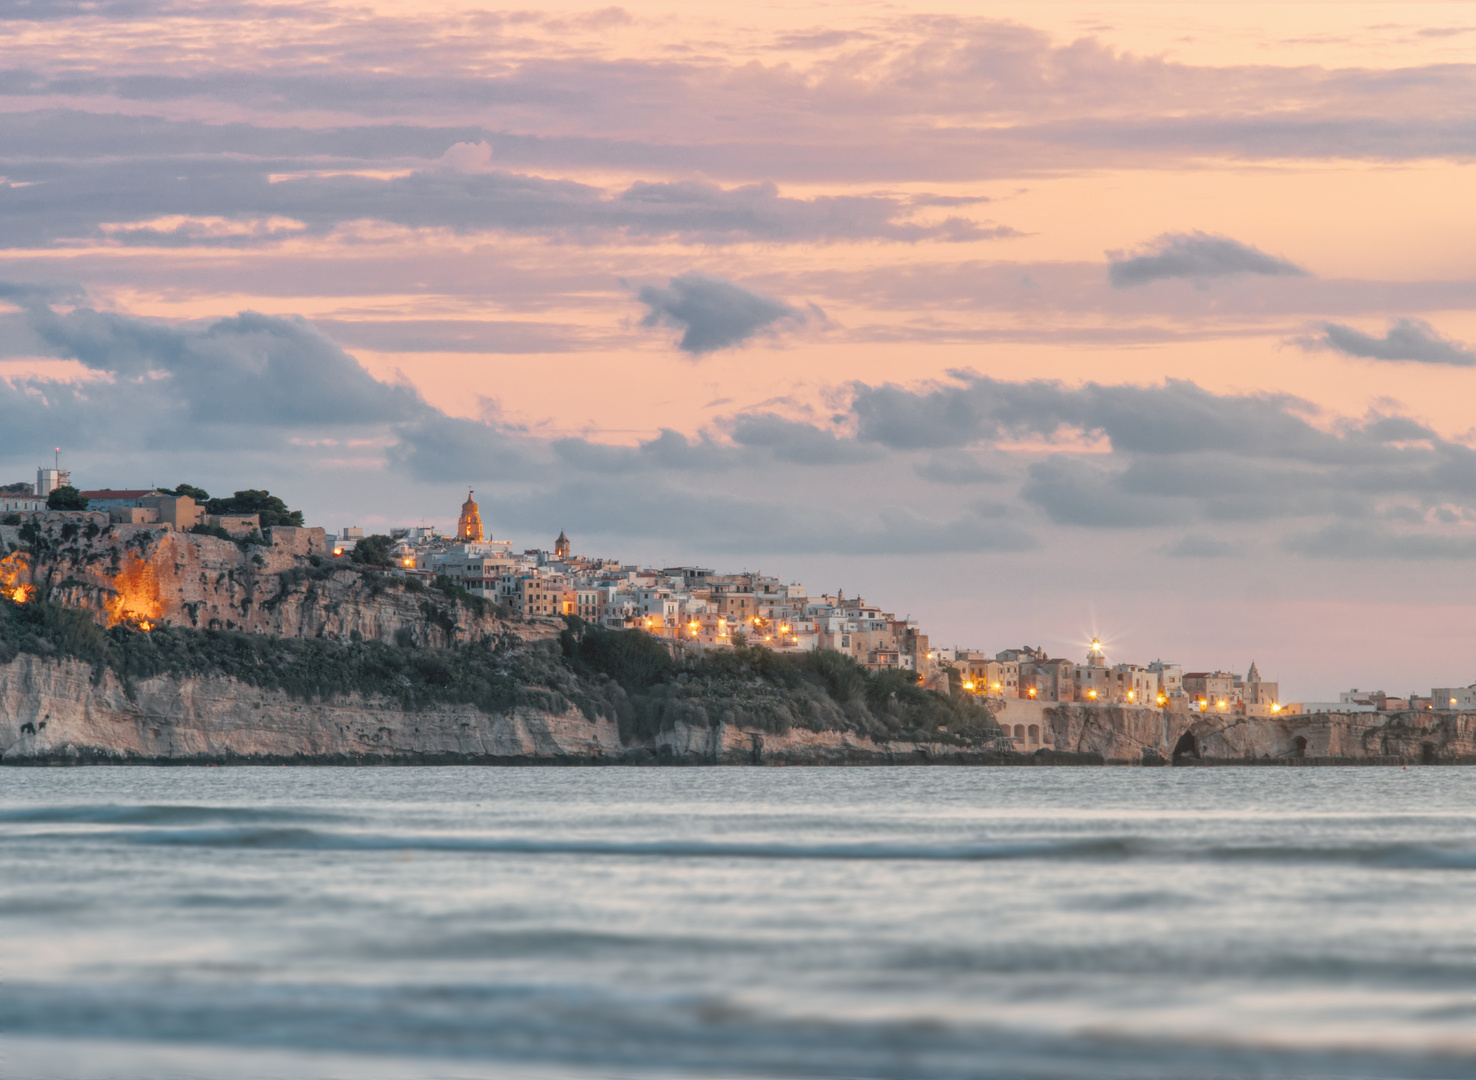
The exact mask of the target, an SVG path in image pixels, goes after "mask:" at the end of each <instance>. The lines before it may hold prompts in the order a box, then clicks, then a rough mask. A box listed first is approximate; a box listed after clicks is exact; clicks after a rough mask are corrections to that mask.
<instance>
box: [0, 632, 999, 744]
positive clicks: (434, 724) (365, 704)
mask: <svg viewBox="0 0 1476 1080" xmlns="http://www.w3.org/2000/svg"><path fill="white" fill-rule="evenodd" d="M973 756H974V757H977V755H973ZM955 757H956V758H958V759H959V760H967V759H969V757H970V755H969V754H968V752H966V751H961V750H959V749H958V748H956V747H951V746H946V745H932V744H914V743H874V742H872V741H871V740H870V739H867V738H865V737H864V736H857V735H853V734H850V733H843V732H835V731H824V732H812V731H805V730H799V729H795V730H792V731H790V732H788V733H786V734H784V735H775V734H772V733H768V734H765V733H760V732H756V731H749V730H745V729H744V728H743V727H742V726H740V725H737V724H728V723H718V724H716V725H714V726H712V727H710V728H699V727H692V726H689V725H686V724H681V723H678V724H676V725H675V726H674V727H673V728H672V729H671V730H668V731H663V732H661V733H660V734H658V735H656V736H654V737H653V738H652V739H650V740H647V741H642V742H638V743H635V744H633V745H625V744H622V742H621V740H620V734H619V730H618V728H617V726H616V724H615V722H614V721H613V720H611V719H607V718H604V717H598V718H596V719H593V720H591V719H588V718H586V717H585V716H584V715H583V714H582V713H581V712H580V711H579V710H578V709H575V708H573V707H572V706H571V707H569V708H568V709H567V710H566V711H564V712H558V713H555V712H549V711H546V710H538V709H531V708H522V707H519V708H514V709H509V710H507V711H506V712H504V713H500V714H489V713H485V712H482V711H480V710H478V709H477V708H475V707H473V706H470V705H464V706H463V705H441V706H433V707H428V708H425V709H420V710H415V711H406V710H404V709H402V708H400V707H399V706H398V705H397V704H395V703H394V702H390V701H385V700H379V699H373V698H367V699H366V698H361V697H357V696H355V697H348V698H343V699H338V700H332V701H327V702H312V703H309V702H305V701H302V700H298V699H295V698H292V697H290V696H289V695H287V694H284V693H281V692H276V691H270V690H262V689H259V688H256V687H252V686H247V685H244V684H242V683H239V682H235V681H234V680H231V679H224V678H210V679H188V678H186V679H180V678H175V677H172V676H160V677H157V678H152V679H146V680H143V681H141V682H138V683H136V684H133V685H132V686H130V687H127V688H125V686H124V684H123V683H122V682H120V681H119V679H118V678H117V677H116V676H115V675H113V673H112V672H110V671H109V672H104V673H103V674H102V675H101V677H100V678H97V679H96V680H95V679H94V675H93V670H92V668H91V667H90V666H89V665H87V664H85V663H82V662H80V661H76V660H62V661H49V660H43V659H41V658H39V657H35V656H24V655H23V656H19V657H16V659H14V660H13V661H12V662H11V663H9V664H5V665H0V762H3V763H5V764H9V765H25V764H68V763H77V764H81V763H87V762H117V763H126V762H137V763H146V762H157V763H167V762H178V763H206V762H222V763H250V762H263V763H275V762H278V761H284V762H285V761H300V762H318V763H330V764H331V763H358V762H382V763H396V762H400V763H407V764H413V763H421V762H428V763H441V762H447V763H453V762H485V763H508V764H602V763H604V764H643V763H665V762H670V763H681V764H751V763H752V764H827V763H833V764H845V763H862V764H864V763H888V762H903V761H914V760H928V759H940V760H947V759H950V758H955Z"/></svg>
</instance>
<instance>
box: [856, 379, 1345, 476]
mask: <svg viewBox="0 0 1476 1080" xmlns="http://www.w3.org/2000/svg"><path fill="white" fill-rule="evenodd" d="M955 375H956V378H957V380H958V384H957V385H948V384H944V385H936V386H934V387H931V388H928V389H924V390H920V391H913V390H904V389H902V388H901V387H897V386H890V385H886V386H878V387H873V386H867V385H865V384H857V385H856V386H855V387H854V395H853V399H852V408H853V410H854V412H855V414H856V418H857V424H858V430H857V437H858V438H859V439H861V440H862V441H870V442H879V443H881V444H883V445H885V446H889V447H892V448H893V449H947V448H963V447H968V446H973V445H977V444H980V443H988V442H992V441H994V440H997V439H1000V438H1005V437H1023V436H1040V437H1045V438H1052V437H1055V436H1057V435H1059V434H1061V433H1063V432H1064V431H1069V430H1071V429H1078V430H1081V431H1085V432H1088V433H1091V434H1100V435H1106V436H1107V437H1108V439H1110V440H1111V443H1112V446H1113V449H1114V450H1118V451H1130V452H1135V453H1144V454H1176V453H1185V452H1189V451H1197V450H1223V451H1229V452H1232V453H1233V452H1251V453H1255V454H1261V453H1264V452H1267V451H1268V450H1270V449H1271V448H1274V451H1275V452H1276V453H1279V454H1282V455H1287V456H1293V457H1298V458H1309V457H1313V458H1315V457H1316V456H1317V455H1319V454H1325V453H1327V454H1330V453H1339V452H1341V451H1340V450H1339V449H1338V448H1339V447H1340V446H1341V444H1340V443H1339V442H1338V440H1337V439H1336V438H1334V437H1333V436H1331V435H1328V434H1326V433H1324V432H1321V431H1318V430H1317V429H1316V428H1313V427H1312V426H1311V425H1310V424H1308V423H1307V422H1306V420H1304V419H1302V418H1301V417H1299V416H1296V415H1294V414H1293V413H1292V412H1291V411H1290V410H1291V409H1292V408H1293V407H1304V408H1306V407H1309V406H1307V405H1306V403H1305V402H1300V401H1296V400H1294V399H1291V398H1288V397H1284V396H1272V395H1221V394H1213V393H1211V392H1209V391H1207V390H1204V389H1201V388H1200V387H1198V386H1196V385H1195V384H1193V383H1191V382H1186V381H1183V380H1176V379H1169V380H1167V381H1166V382H1165V383H1164V384H1163V385H1161V386H1131V385H1117V386H1103V385H1100V384H1097V383H1088V384H1087V385H1086V386H1083V387H1079V388H1068V387H1064V386H1062V385H1061V384H1059V383H1054V382H1046V381H1042V380H1034V381H1031V382H1005V381H1002V380H996V379H990V378H987V377H984V376H979V375H974V374H972V373H964V372H958V373H955Z"/></svg>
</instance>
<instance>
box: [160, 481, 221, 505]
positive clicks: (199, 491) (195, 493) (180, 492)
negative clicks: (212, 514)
mask: <svg viewBox="0 0 1476 1080" xmlns="http://www.w3.org/2000/svg"><path fill="white" fill-rule="evenodd" d="M159 490H160V491H162V492H163V493H164V494H165V495H173V496H174V497H175V498H183V497H186V496H187V497H189V498H191V499H194V500H195V502H196V504H197V505H199V506H204V505H205V504H206V503H208V502H209V501H210V492H208V491H206V490H205V489H204V488H197V487H195V486H194V485H193V484H180V485H179V487H177V488H175V489H174V490H173V491H170V490H169V489H168V488H160V489H159Z"/></svg>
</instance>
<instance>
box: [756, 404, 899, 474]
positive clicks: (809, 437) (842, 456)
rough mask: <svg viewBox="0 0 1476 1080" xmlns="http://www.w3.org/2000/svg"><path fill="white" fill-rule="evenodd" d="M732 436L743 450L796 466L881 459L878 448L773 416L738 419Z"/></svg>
mask: <svg viewBox="0 0 1476 1080" xmlns="http://www.w3.org/2000/svg"><path fill="white" fill-rule="evenodd" d="M730 434H731V435H732V437H733V441H734V442H736V443H738V444H739V445H740V446H749V447H754V448H760V449H764V450H768V451H769V452H770V453H771V454H773V456H774V457H775V458H776V459H777V460H779V461H786V462H789V463H791V464H794V465H839V464H844V463H848V462H855V461H870V460H873V459H874V458H875V457H876V456H877V451H876V448H875V447H871V446H865V445H862V444H859V443H857V442H856V441H855V440H853V439H841V438H837V437H836V436H835V434H834V433H833V432H830V431H825V430H823V429H821V428H817V427H815V426H813V425H811V424H804V423H800V422H798V421H795V420H786V419H784V418H783V417H781V416H776V415H775V414H773V413H744V414H743V415H741V416H737V417H735V418H734V419H733V421H732V423H731V427H730Z"/></svg>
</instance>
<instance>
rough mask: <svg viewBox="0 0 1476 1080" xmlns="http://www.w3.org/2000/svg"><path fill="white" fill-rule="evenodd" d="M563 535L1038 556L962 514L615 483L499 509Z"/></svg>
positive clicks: (755, 548) (526, 498) (721, 546)
mask: <svg viewBox="0 0 1476 1080" xmlns="http://www.w3.org/2000/svg"><path fill="white" fill-rule="evenodd" d="M550 505H557V506H558V507H560V508H562V509H561V510H560V512H559V520H560V521H562V522H565V523H566V524H565V525H564V526H561V527H566V528H569V529H570V531H574V530H577V531H578V532H580V533H584V534H592V533H599V534H601V535H603V536H611V537H621V538H631V539H636V538H641V539H646V538H651V537H653V536H660V537H663V538H665V539H668V540H669V539H671V538H673V537H674V536H680V539H681V541H682V542H683V543H685V544H688V545H693V546H696V547H698V548H700V549H702V550H707V551H714V552H752V553H768V552H790V553H815V554H823V555H832V556H838V555H877V554H900V555H939V554H956V553H964V552H1023V551H1032V550H1035V549H1037V548H1039V547H1040V541H1039V540H1038V539H1036V538H1035V537H1034V536H1033V535H1032V534H1031V533H1029V532H1028V531H1027V530H1025V529H1023V528H1021V527H1020V526H1018V525H1015V524H1013V523H1010V522H1007V521H998V520H988V519H986V517H985V516H983V515H980V514H978V513H976V512H974V511H972V510H970V509H964V510H963V511H962V512H961V513H960V512H958V511H956V510H955V511H954V512H953V513H952V514H945V515H929V514H923V513H919V512H917V511H915V510H913V509H911V508H900V507H899V508H887V509H885V510H883V511H881V512H879V513H871V512H869V509H870V508H869V507H862V508H856V507H849V506H846V505H844V504H842V503H839V502H836V503H833V504H831V505H828V506H827V508H826V510H825V512H823V513H817V512H816V510H815V507H814V506H813V504H812V502H811V501H810V500H779V499H776V498H775V497H773V496H772V495H769V496H768V497H763V496H758V497H755V496H750V495H744V494H739V493H735V492H731V491H728V490H724V489H716V490H715V489H711V488H708V489H706V490H702V491H692V490H687V489H683V488H675V487H668V486H664V485H660V484H652V483H649V482H647V481H645V480H643V479H636V478H631V479H628V480H624V481H620V482H617V483H600V484H594V483H590V482H587V481H571V482H566V483H564V484H561V485H558V486H556V487H554V488H552V489H550V490H547V491H535V492H529V493H527V494H524V495H519V496H515V497H513V498H510V499H504V500H501V501H500V502H499V512H500V513H501V514H502V515H503V516H504V518H505V519H506V520H509V521H511V522H513V523H514V524H527V525H530V526H531V525H541V526H545V527H546V525H547V523H548V521H549V506H550Z"/></svg>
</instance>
